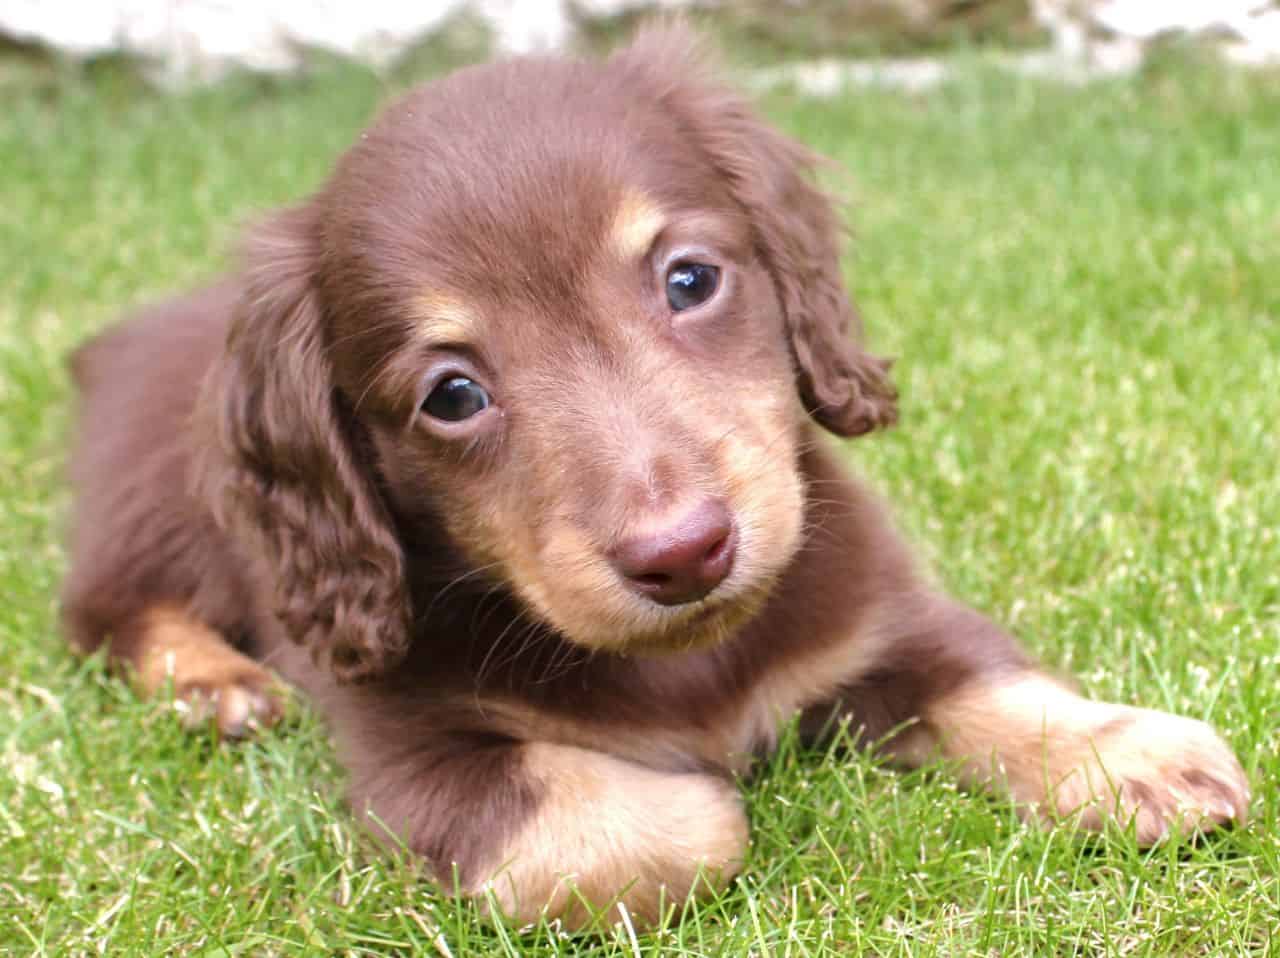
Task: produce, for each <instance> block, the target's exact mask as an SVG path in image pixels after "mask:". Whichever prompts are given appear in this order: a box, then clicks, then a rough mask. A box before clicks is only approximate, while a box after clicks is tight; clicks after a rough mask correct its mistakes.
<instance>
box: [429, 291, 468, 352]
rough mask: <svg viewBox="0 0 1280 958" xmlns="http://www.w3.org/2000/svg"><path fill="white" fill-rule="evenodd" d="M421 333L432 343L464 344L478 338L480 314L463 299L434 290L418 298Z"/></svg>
mask: <svg viewBox="0 0 1280 958" xmlns="http://www.w3.org/2000/svg"><path fill="white" fill-rule="evenodd" d="M416 305H417V308H418V312H419V314H420V319H419V321H418V325H417V331H418V334H419V335H420V336H421V337H422V338H423V339H426V340H428V341H430V342H432V343H464V342H467V341H469V340H471V339H473V338H475V334H476V330H477V321H476V314H475V313H474V312H473V311H472V310H471V309H470V308H469V307H468V306H467V305H466V304H465V303H463V302H462V301H461V300H459V299H457V298H455V297H453V296H450V295H448V294H447V293H440V292H436V291H434V290H428V291H427V292H425V293H423V294H422V295H421V296H419V297H418V300H417V304H416Z"/></svg>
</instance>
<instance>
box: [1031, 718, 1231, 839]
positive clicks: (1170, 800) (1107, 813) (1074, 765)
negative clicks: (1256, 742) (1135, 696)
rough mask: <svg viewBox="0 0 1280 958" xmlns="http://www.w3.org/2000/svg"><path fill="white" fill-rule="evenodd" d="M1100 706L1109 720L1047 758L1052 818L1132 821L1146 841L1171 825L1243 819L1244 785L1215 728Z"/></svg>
mask: <svg viewBox="0 0 1280 958" xmlns="http://www.w3.org/2000/svg"><path fill="white" fill-rule="evenodd" d="M1105 708H1106V709H1107V710H1108V716H1107V718H1106V720H1105V721H1104V722H1102V723H1101V725H1099V726H1097V727H1096V729H1095V730H1094V731H1093V732H1092V734H1091V735H1090V736H1089V737H1088V740H1087V743H1086V744H1085V745H1083V746H1082V748H1081V749H1080V751H1079V752H1077V754H1076V755H1075V756H1074V757H1070V758H1068V756H1066V755H1061V754H1060V755H1047V756H1046V761H1045V764H1046V766H1047V768H1048V770H1049V771H1050V778H1049V780H1048V781H1047V783H1046V784H1047V785H1048V788H1049V794H1050V802H1051V804H1050V807H1051V808H1052V809H1053V810H1054V811H1055V812H1056V814H1057V816H1073V817H1076V820H1077V821H1078V822H1079V824H1080V825H1082V826H1083V827H1085V828H1088V829H1091V830H1100V829H1102V828H1103V827H1104V825H1105V823H1106V821H1107V820H1108V819H1113V820H1116V821H1118V822H1120V823H1121V824H1122V825H1128V823H1129V822H1130V821H1132V822H1133V823H1134V829H1135V832H1136V837H1137V840H1138V842H1139V843H1141V844H1143V845H1151V844H1154V843H1156V842H1158V841H1160V840H1161V839H1162V838H1164V837H1165V836H1166V835H1168V834H1169V832H1170V830H1174V831H1177V832H1179V833H1181V834H1184V835H1185V834H1192V833H1194V832H1196V831H1207V830H1209V829H1211V828H1213V827H1214V826H1216V825H1222V824H1225V823H1227V822H1238V823H1243V822H1244V821H1245V819H1246V818H1247V816H1248V813H1249V783H1248V781H1247V779H1246V778H1245V775H1244V771H1243V769H1241V767H1240V763H1239V762H1238V761H1237V760H1236V757H1235V755H1234V754H1233V753H1232V751H1231V749H1230V748H1229V747H1228V746H1227V745H1226V743H1225V742H1223V741H1222V739H1221V738H1219V737H1218V734H1217V733H1216V732H1214V730H1213V729H1211V728H1210V727H1209V726H1208V725H1206V724H1204V723H1203V722H1197V721H1195V720H1193V719H1188V718H1182V717H1179V716H1176V715H1169V714H1167V713H1165V712H1155V711H1151V710H1148V709H1136V708H1126V707H1124V706H1115V705H1113V706H1105ZM1064 758H1066V759H1067V761H1066V762H1063V761H1062V760H1063V759H1064Z"/></svg>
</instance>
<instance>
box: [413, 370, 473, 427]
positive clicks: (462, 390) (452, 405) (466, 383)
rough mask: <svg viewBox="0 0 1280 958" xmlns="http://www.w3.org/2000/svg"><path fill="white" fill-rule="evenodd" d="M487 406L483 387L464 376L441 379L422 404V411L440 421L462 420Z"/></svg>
mask: <svg viewBox="0 0 1280 958" xmlns="http://www.w3.org/2000/svg"><path fill="white" fill-rule="evenodd" d="M488 407H489V394H488V393H487V392H485V391H484V387H483V386H481V385H480V384H479V383H477V382H473V381H472V380H470V379H468V378H467V377H466V376H450V377H448V378H447V379H442V380H441V381H440V383H439V385H437V386H436V388H435V389H433V390H431V393H430V395H428V396H427V398H426V400H425V401H424V402H423V404H422V411H423V412H425V413H426V414H427V415H428V416H430V417H431V418H432V419H439V420H440V421H441V422H462V420H464V419H470V418H471V417H472V416H474V415H475V414H476V413H478V412H481V411H483V410H485V409H487V408H488Z"/></svg>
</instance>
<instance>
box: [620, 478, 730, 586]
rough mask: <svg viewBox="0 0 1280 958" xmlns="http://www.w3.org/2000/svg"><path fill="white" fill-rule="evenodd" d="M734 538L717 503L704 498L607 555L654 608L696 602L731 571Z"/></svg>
mask: <svg viewBox="0 0 1280 958" xmlns="http://www.w3.org/2000/svg"><path fill="white" fill-rule="evenodd" d="M736 547H737V534H736V532H735V531H734V528H733V517H732V516H731V515H730V514H729V510H728V508H727V507H726V506H725V504H724V503H723V502H720V501H719V500H718V499H706V500H704V501H702V502H700V503H699V504H698V505H696V506H694V507H693V509H691V510H690V511H689V512H687V513H685V514H684V515H683V516H681V517H680V518H679V519H677V520H676V521H675V522H672V523H670V524H669V525H667V526H664V527H663V528H660V529H658V530H657V531H656V532H648V533H645V534H644V535H642V536H636V537H635V538H632V539H628V540H626V541H624V542H623V543H622V544H621V545H619V546H618V547H617V548H615V549H614V550H613V552H612V554H611V558H612V559H613V565H614V568H616V569H617V570H618V572H619V573H621V575H622V577H623V578H624V579H626V580H627V583H628V584H629V585H630V586H631V587H632V588H633V589H635V590H636V591H637V592H639V593H640V594H641V595H645V596H648V597H649V598H650V599H652V600H653V601H654V602H657V603H658V604H659V605H683V604H684V603H686V602H697V601H698V600H699V599H701V598H703V597H704V596H705V595H706V594H707V593H708V592H710V591H711V590H712V589H714V588H715V587H716V586H718V585H719V584H720V583H721V582H723V581H724V580H725V577H726V576H727V575H728V574H729V570H730V569H732V568H733V555H734V552H735V550H736Z"/></svg>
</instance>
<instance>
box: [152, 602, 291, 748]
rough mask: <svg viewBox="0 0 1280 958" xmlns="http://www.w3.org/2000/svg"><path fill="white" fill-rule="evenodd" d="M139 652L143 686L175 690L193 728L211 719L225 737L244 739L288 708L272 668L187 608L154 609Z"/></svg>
mask: <svg viewBox="0 0 1280 958" xmlns="http://www.w3.org/2000/svg"><path fill="white" fill-rule="evenodd" d="M137 655H138V658H137V678H138V681H139V684H140V685H141V686H142V689H143V691H144V692H146V693H147V694H148V695H155V694H158V693H160V692H162V691H163V690H164V689H166V688H168V689H170V690H172V693H173V704H174V708H176V709H177V710H178V711H179V712H180V713H181V714H182V717H183V721H184V722H185V723H186V724H187V726H188V727H198V726H203V725H205V724H206V723H208V722H209V721H210V720H212V721H213V722H214V723H215V724H216V726H217V729H218V734H219V735H221V736H222V737H223V738H244V737H245V736H247V735H250V734H252V733H253V732H255V731H257V730H258V729H261V728H266V727H268V726H270V725H273V724H275V722H276V721H277V720H279V718H280V717H281V715H282V714H283V712H284V705H283V701H284V695H285V691H284V689H283V687H282V686H281V684H280V681H279V680H278V679H277V678H276V677H275V675H274V674H273V673H272V672H271V671H270V670H268V669H267V668H265V667H264V666H262V665H260V664H258V663H257V662H255V661H253V660H252V659H250V658H249V657H248V656H246V655H245V654H244V653H242V652H239V651H237V650H236V649H234V648H232V647H231V646H230V645H229V644H228V643H227V642H226V640H225V639H224V638H223V637H222V636H221V635H220V634H219V633H217V632H215V631H213V630H212V629H210V628H208V627H207V626H205V625H202V624H201V623H199V622H197V621H195V620H194V619H192V618H190V617H189V616H187V615H186V614H184V613H182V612H178V611H174V610H170V609H156V610H153V611H152V612H151V614H150V615H149V617H148V618H147V621H146V624H145V628H144V631H143V633H142V635H141V637H140V639H139V648H138V653H137Z"/></svg>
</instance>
